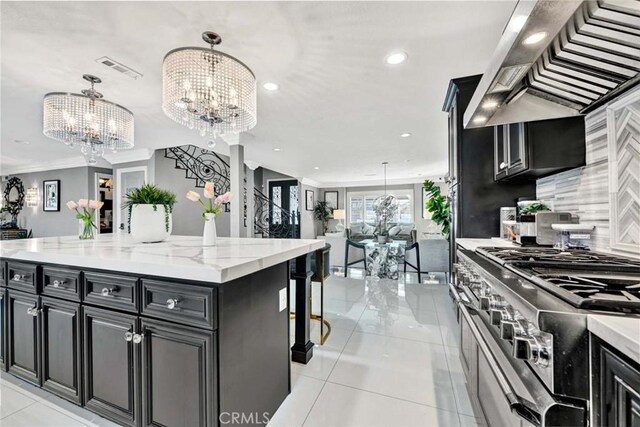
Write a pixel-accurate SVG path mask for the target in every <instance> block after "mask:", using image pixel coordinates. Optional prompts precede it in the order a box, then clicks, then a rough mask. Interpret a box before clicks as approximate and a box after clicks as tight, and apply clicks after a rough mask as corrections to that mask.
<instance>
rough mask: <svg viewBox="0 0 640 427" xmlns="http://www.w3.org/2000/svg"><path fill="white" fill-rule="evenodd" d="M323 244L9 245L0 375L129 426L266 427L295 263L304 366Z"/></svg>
mask: <svg viewBox="0 0 640 427" xmlns="http://www.w3.org/2000/svg"><path fill="white" fill-rule="evenodd" d="M323 246H324V242H322V241H318V240H292V239H291V240H289V239H287V240H277V239H241V238H221V239H219V240H218V245H217V246H212V247H203V246H202V245H201V238H200V237H187V236H171V237H170V238H169V239H168V240H167V241H164V242H161V243H154V244H137V243H133V242H132V240H131V239H130V237H129V236H126V235H125V236H114V237H111V236H100V237H99V238H98V239H96V240H94V241H82V240H79V239H78V238H77V237H75V236H68V237H51V238H41V239H26V240H17V241H12V242H2V245H1V246H0V258H1V259H2V269H1V270H2V279H1V281H0V309H1V316H0V320H1V323H2V327H1V328H0V331H1V332H2V339H1V340H0V343H1V345H0V349H1V351H0V367H1V368H2V369H6V370H7V371H8V372H9V373H11V374H13V375H15V376H17V377H20V378H22V379H25V380H27V381H30V382H32V383H34V384H36V385H38V386H41V387H43V388H45V389H47V390H48V391H50V392H52V393H54V394H57V395H58V396H61V397H64V398H66V399H68V400H70V401H72V402H74V403H76V404H79V405H83V406H84V407H85V408H87V409H89V410H91V411H93V412H96V413H98V414H100V415H102V416H105V417H107V418H110V419H112V420H114V421H116V422H117V423H119V424H123V425H130V426H147V425H152V424H153V425H165V426H192V425H197V426H216V425H220V424H226V423H231V422H233V423H234V424H236V425H264V424H265V423H266V420H267V419H268V418H270V417H271V415H272V414H273V413H274V412H275V411H276V409H277V408H278V407H279V405H280V404H281V402H282V401H283V400H284V399H285V397H286V396H287V394H288V393H289V391H290V364H289V354H290V350H289V309H288V283H289V277H290V270H289V261H290V260H295V265H296V268H295V273H294V278H295V279H296V298H297V299H296V312H298V314H299V315H298V316H297V317H296V342H295V343H294V346H293V348H292V351H291V354H292V358H293V359H294V360H297V361H301V362H303V363H304V362H306V361H308V360H309V359H310V357H311V355H312V351H313V343H311V342H310V340H309V328H308V325H309V320H308V317H309V316H308V314H307V313H308V310H309V306H308V302H309V298H308V295H309V287H310V277H311V272H310V260H309V258H310V256H309V254H310V253H311V252H313V251H315V250H317V249H320V248H322V247H323ZM298 297H299V298H298ZM300 314H302V315H300Z"/></svg>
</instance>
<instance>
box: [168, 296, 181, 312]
mask: <svg viewBox="0 0 640 427" xmlns="http://www.w3.org/2000/svg"><path fill="white" fill-rule="evenodd" d="M179 302H180V299H178V298H169V299H168V300H167V308H168V309H169V310H174V309H176V308H177V307H178V303H179Z"/></svg>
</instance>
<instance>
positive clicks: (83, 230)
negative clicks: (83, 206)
mask: <svg viewBox="0 0 640 427" xmlns="http://www.w3.org/2000/svg"><path fill="white" fill-rule="evenodd" d="M79 224H80V230H79V232H80V235H79V236H78V237H79V238H80V240H93V239H95V231H94V228H95V227H94V226H93V224H92V223H91V221H85V220H83V219H81V220H79Z"/></svg>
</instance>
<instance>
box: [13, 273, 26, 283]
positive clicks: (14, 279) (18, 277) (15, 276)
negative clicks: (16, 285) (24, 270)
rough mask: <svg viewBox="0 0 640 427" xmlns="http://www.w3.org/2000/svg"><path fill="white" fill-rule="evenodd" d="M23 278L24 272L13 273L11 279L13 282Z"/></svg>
mask: <svg viewBox="0 0 640 427" xmlns="http://www.w3.org/2000/svg"><path fill="white" fill-rule="evenodd" d="M24 278H25V275H24V274H14V275H13V281H14V282H19V281H20V280H22V279H24Z"/></svg>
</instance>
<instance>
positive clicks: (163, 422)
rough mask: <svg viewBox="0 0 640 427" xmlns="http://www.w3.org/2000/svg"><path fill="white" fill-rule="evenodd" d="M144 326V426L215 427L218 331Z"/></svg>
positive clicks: (153, 323) (144, 322)
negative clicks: (215, 350) (216, 344)
mask: <svg viewBox="0 0 640 427" xmlns="http://www.w3.org/2000/svg"><path fill="white" fill-rule="evenodd" d="M141 323H142V324H141V326H142V332H141V334H142V336H143V337H144V338H143V339H142V342H141V348H142V369H141V372H142V402H143V408H144V410H143V413H142V425H143V426H203V427H204V426H214V425H216V424H217V423H216V415H215V414H217V410H215V404H214V403H213V402H217V396H216V390H215V389H214V387H213V384H215V383H216V381H215V379H214V376H215V370H214V368H215V366H216V361H215V359H214V358H215V352H214V350H213V349H214V348H215V332H210V331H202V330H199V329H196V328H192V327H186V326H185V327H182V326H176V325H173V324H170V323H167V322H162V321H158V320H151V319H142V320H141Z"/></svg>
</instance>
